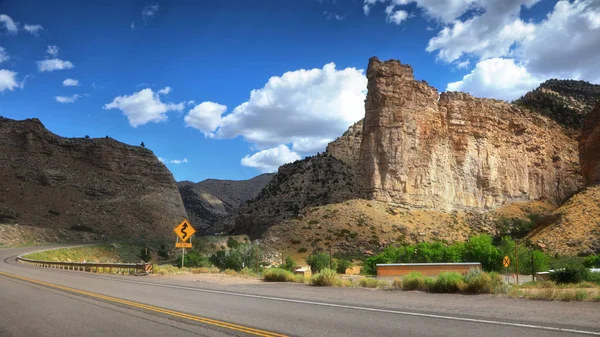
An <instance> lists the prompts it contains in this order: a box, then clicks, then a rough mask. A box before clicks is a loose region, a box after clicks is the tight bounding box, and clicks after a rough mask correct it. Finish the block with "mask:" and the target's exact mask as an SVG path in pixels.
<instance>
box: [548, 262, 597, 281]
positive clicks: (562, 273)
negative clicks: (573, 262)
mask: <svg viewBox="0 0 600 337" xmlns="http://www.w3.org/2000/svg"><path fill="white" fill-rule="evenodd" d="M590 274H591V273H590V271H589V270H587V269H586V268H585V267H583V266H567V267H565V268H563V269H559V270H556V271H554V272H553V273H550V279H551V280H552V281H554V282H556V283H559V284H560V283H581V282H584V281H588V280H589V279H590V278H591V275H590Z"/></svg>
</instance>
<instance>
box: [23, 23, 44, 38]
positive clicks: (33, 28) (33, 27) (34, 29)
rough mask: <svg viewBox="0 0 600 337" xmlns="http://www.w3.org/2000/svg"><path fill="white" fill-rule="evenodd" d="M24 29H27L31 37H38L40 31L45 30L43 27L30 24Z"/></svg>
mask: <svg viewBox="0 0 600 337" xmlns="http://www.w3.org/2000/svg"><path fill="white" fill-rule="evenodd" d="M23 29H25V30H26V31H27V32H28V33H30V34H31V35H34V36H38V34H39V33H40V31H42V30H44V27H42V25H29V24H25V26H24V27H23Z"/></svg>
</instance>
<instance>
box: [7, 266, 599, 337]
mask: <svg viewBox="0 0 600 337" xmlns="http://www.w3.org/2000/svg"><path fill="white" fill-rule="evenodd" d="M7 259H8V258H7ZM7 259H4V260H3V261H2V262H4V263H7V262H6V260H7ZM65 272H66V271H65ZM66 273H69V272H66ZM79 276H84V277H89V278H95V279H103V280H111V281H119V282H127V283H135V284H145V285H151V286H156V287H165V288H172V289H182V290H191V291H199V292H205V293H211V294H220V295H228V296H238V297H247V298H256V299H262V300H270V301H278V302H288V303H298V304H307V305H315V306H321V307H329V308H340V309H352V310H362V311H370V312H381V313H387V314H396V315H404V316H414V317H424V318H437V319H445V320H451V321H461V322H471V323H480V324H492V325H501V326H510V327H517V328H529V329H538V330H545V331H557V332H568V333H576V334H583V335H592V336H600V332H598V331H586V330H577V329H568V328H558V327H552V326H544V325H535V324H523V323H512V322H501V321H492V320H485V319H476V318H465V317H456V316H446V315H435V314H424V313H419V312H410V311H399V310H389V309H377V308H369V307H359V306H353V305H345V304H333V303H323V302H314V301H304V300H295V299H289V298H281V297H272V296H262V295H252V294H244V293H236V292H230V291H222V290H211V289H202V288H194V287H185V286H176V285H171V284H163V283H154V282H143V281H132V280H125V279H120V278H112V277H102V276H91V275H79Z"/></svg>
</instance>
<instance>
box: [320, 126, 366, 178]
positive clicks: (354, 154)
mask: <svg viewBox="0 0 600 337" xmlns="http://www.w3.org/2000/svg"><path fill="white" fill-rule="evenodd" d="M362 131H363V120H362V119H361V120H360V121H358V122H356V123H354V124H353V125H352V126H350V128H349V129H348V131H346V132H345V133H344V134H343V135H342V136H341V137H339V138H338V139H336V140H334V141H333V142H331V143H329V144H328V145H327V150H326V152H327V153H329V154H331V155H332V156H333V157H335V158H337V159H339V160H341V161H343V162H344V163H346V164H348V165H350V166H352V167H358V166H359V165H358V164H359V159H360V143H361V142H362Z"/></svg>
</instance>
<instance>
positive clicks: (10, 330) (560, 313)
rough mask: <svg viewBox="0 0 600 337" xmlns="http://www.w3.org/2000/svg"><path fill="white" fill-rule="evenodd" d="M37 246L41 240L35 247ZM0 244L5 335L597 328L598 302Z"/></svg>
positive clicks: (0, 313)
mask: <svg viewBox="0 0 600 337" xmlns="http://www.w3.org/2000/svg"><path fill="white" fill-rule="evenodd" d="M36 249H39V248H36ZM30 250H33V249H32V248H18V249H0V336H2V337H4V336H11V337H12V336H19V337H20V336H36V337H37V336H78V337H79V336H106V337H110V336H128V337H137V336H145V337H148V336H252V335H254V336H256V335H258V336H277V335H279V336H503V337H505V336H586V335H588V336H590V335H591V336H593V335H596V336H600V304H599V303H562V302H546V301H528V300H520V299H507V298H495V297H493V296H488V295H478V296H469V295H442V294H424V293H419V292H402V291H378V290H367V289H342V288H313V287H308V286H303V285H297V284H267V283H265V284H247V285H217V284H206V283H201V282H194V281H176V280H173V279H169V278H165V277H150V276H142V277H139V276H138V277H135V276H115V275H106V274H92V273H85V272H75V271H66V270H54V269H44V268H37V267H31V266H27V265H22V264H19V263H16V262H15V259H14V257H15V256H16V255H18V254H21V253H23V252H26V251H30Z"/></svg>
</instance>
